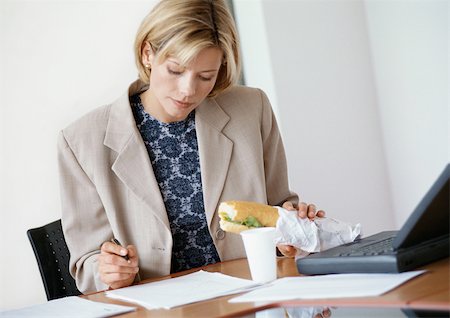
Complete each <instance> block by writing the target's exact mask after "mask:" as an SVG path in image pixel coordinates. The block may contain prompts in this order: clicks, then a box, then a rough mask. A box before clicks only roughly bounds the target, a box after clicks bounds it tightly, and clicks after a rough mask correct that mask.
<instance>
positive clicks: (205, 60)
mask: <svg viewBox="0 0 450 318" xmlns="http://www.w3.org/2000/svg"><path fill="white" fill-rule="evenodd" d="M147 52H150V54H148V55H147V56H148V59H146V57H145V54H144V58H143V62H144V64H147V63H149V64H150V65H151V74H150V88H149V89H148V90H147V91H146V92H144V93H143V94H142V95H141V99H142V101H143V104H144V108H145V110H146V111H147V112H148V113H150V114H151V115H152V116H153V117H155V118H156V119H158V120H159V121H162V122H165V123H170V122H175V121H180V120H183V119H185V118H186V117H187V116H188V115H189V113H190V112H191V111H192V110H194V109H195V108H196V107H197V106H198V105H199V104H200V103H201V102H202V101H203V100H204V99H205V98H206V96H208V94H209V93H210V92H211V90H212V89H213V87H214V84H215V83H216V79H217V74H218V72H219V68H220V65H221V63H222V56H223V53H222V51H221V50H220V49H219V48H214V47H211V48H205V49H203V50H201V51H200V52H199V53H198V55H197V56H196V57H194V59H192V61H191V62H190V63H189V64H188V65H186V66H184V67H183V66H182V65H181V63H180V61H179V60H177V59H176V58H173V57H169V58H167V59H166V60H165V61H162V62H158V60H157V59H155V58H154V55H153V54H152V53H151V51H147ZM144 53H145V48H144Z"/></svg>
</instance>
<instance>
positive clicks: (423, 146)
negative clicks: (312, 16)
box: [366, 0, 450, 224]
mask: <svg viewBox="0 0 450 318" xmlns="http://www.w3.org/2000/svg"><path fill="white" fill-rule="evenodd" d="M366 12H367V18H368V26H369V37H370V42H371V47H372V56H373V63H374V70H375V78H376V87H377V92H378V106H379V111H380V114H381V123H382V128H383V129H382V131H383V136H382V137H383V140H384V146H385V152H386V158H387V163H388V166H387V167H388V171H389V176H390V188H391V191H392V192H391V193H392V197H393V206H394V210H395V211H396V214H395V216H396V221H397V224H402V223H403V222H404V221H405V219H406V218H407V217H408V215H409V213H410V212H411V211H412V210H413V209H414V207H415V206H416V204H417V203H418V202H419V200H420V199H421V197H422V196H423V194H424V193H425V192H426V191H427V189H428V188H429V187H430V185H431V184H432V183H433V182H434V180H435V178H436V176H437V175H438V174H439V173H440V172H441V171H442V169H443V167H444V165H445V164H446V163H448V162H449V158H450V154H449V150H450V132H449V120H450V116H449V104H448V93H449V92H450V87H449V81H448V74H449V73H448V71H449V63H448V59H449V51H448V44H449V33H448V31H449V29H450V27H449V24H448V23H449V21H448V14H449V2H448V1H444V0H428V1H425V0H422V1H417V0H416V1H380V0H377V1H373V0H372V1H367V3H366Z"/></svg>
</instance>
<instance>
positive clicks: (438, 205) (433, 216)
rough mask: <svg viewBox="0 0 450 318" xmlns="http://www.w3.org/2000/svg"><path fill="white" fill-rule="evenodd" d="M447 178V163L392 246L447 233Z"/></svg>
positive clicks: (400, 246) (420, 240) (409, 243)
mask: <svg viewBox="0 0 450 318" xmlns="http://www.w3.org/2000/svg"><path fill="white" fill-rule="evenodd" d="M449 179H450V164H447V166H446V167H445V168H444V171H443V172H442V173H441V174H440V176H439V177H438V178H437V180H436V181H435V183H434V184H433V186H432V187H431V188H430V190H429V191H428V192H427V193H426V194H425V196H424V197H423V199H422V200H421V201H420V202H419V204H418V205H417V207H416V209H415V210H414V212H413V213H412V214H411V216H410V217H409V218H408V220H407V221H406V223H405V224H404V225H403V227H402V228H401V229H400V231H399V232H398V234H397V237H396V238H395V240H394V243H393V245H394V248H405V247H409V246H413V245H417V244H419V243H422V242H424V241H428V240H431V239H434V238H437V237H440V236H444V235H447V236H448V235H449V223H450V220H449V214H450V211H449V210H450V208H449V200H450V199H449V192H450V188H449Z"/></svg>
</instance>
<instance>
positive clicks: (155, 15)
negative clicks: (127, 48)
mask: <svg viewBox="0 0 450 318" xmlns="http://www.w3.org/2000/svg"><path fill="white" fill-rule="evenodd" d="M145 42H148V43H149V44H150V45H151V47H152V49H153V52H154V53H155V58H156V59H157V60H158V59H162V60H165V59H166V58H168V57H169V56H173V57H176V58H177V59H179V60H180V61H181V63H182V64H184V65H186V64H188V63H189V62H190V61H191V60H192V59H193V58H194V57H195V56H196V55H197V54H198V53H199V52H200V51H201V50H202V49H204V48H208V47H218V48H220V49H221V50H222V51H223V62H222V65H221V67H220V70H219V73H218V76H217V80H216V83H215V85H214V88H213V89H212V91H211V92H210V94H209V96H215V95H217V94H219V93H220V92H222V91H224V90H225V89H227V88H228V87H230V86H232V85H234V84H235V83H236V82H237V80H238V78H239V75H240V70H241V61H240V55H239V41H238V35H237V31H236V26H235V23H234V20H233V18H232V16H231V14H230V11H229V10H228V7H227V5H226V3H225V2H224V0H162V1H160V2H159V3H158V4H157V5H156V6H155V7H154V8H153V10H152V11H151V12H150V13H149V14H148V15H147V16H146V17H145V18H144V20H143V21H142V23H141V25H140V27H139V29H138V32H137V35H136V41H135V47H134V50H135V58H136V64H137V68H138V71H139V77H140V79H141V80H142V81H144V82H145V83H147V84H148V83H149V82H150V72H151V69H150V68H146V67H145V65H143V63H142V49H143V47H144V45H145Z"/></svg>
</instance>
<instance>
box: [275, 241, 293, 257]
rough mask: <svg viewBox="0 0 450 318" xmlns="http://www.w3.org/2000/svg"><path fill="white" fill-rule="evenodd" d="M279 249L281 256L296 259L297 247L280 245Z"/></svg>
mask: <svg viewBox="0 0 450 318" xmlns="http://www.w3.org/2000/svg"><path fill="white" fill-rule="evenodd" d="M277 247H278V250H279V251H280V252H281V254H283V255H284V256H286V257H294V256H295V254H296V250H295V247H293V246H291V245H282V244H279V245H277Z"/></svg>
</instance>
